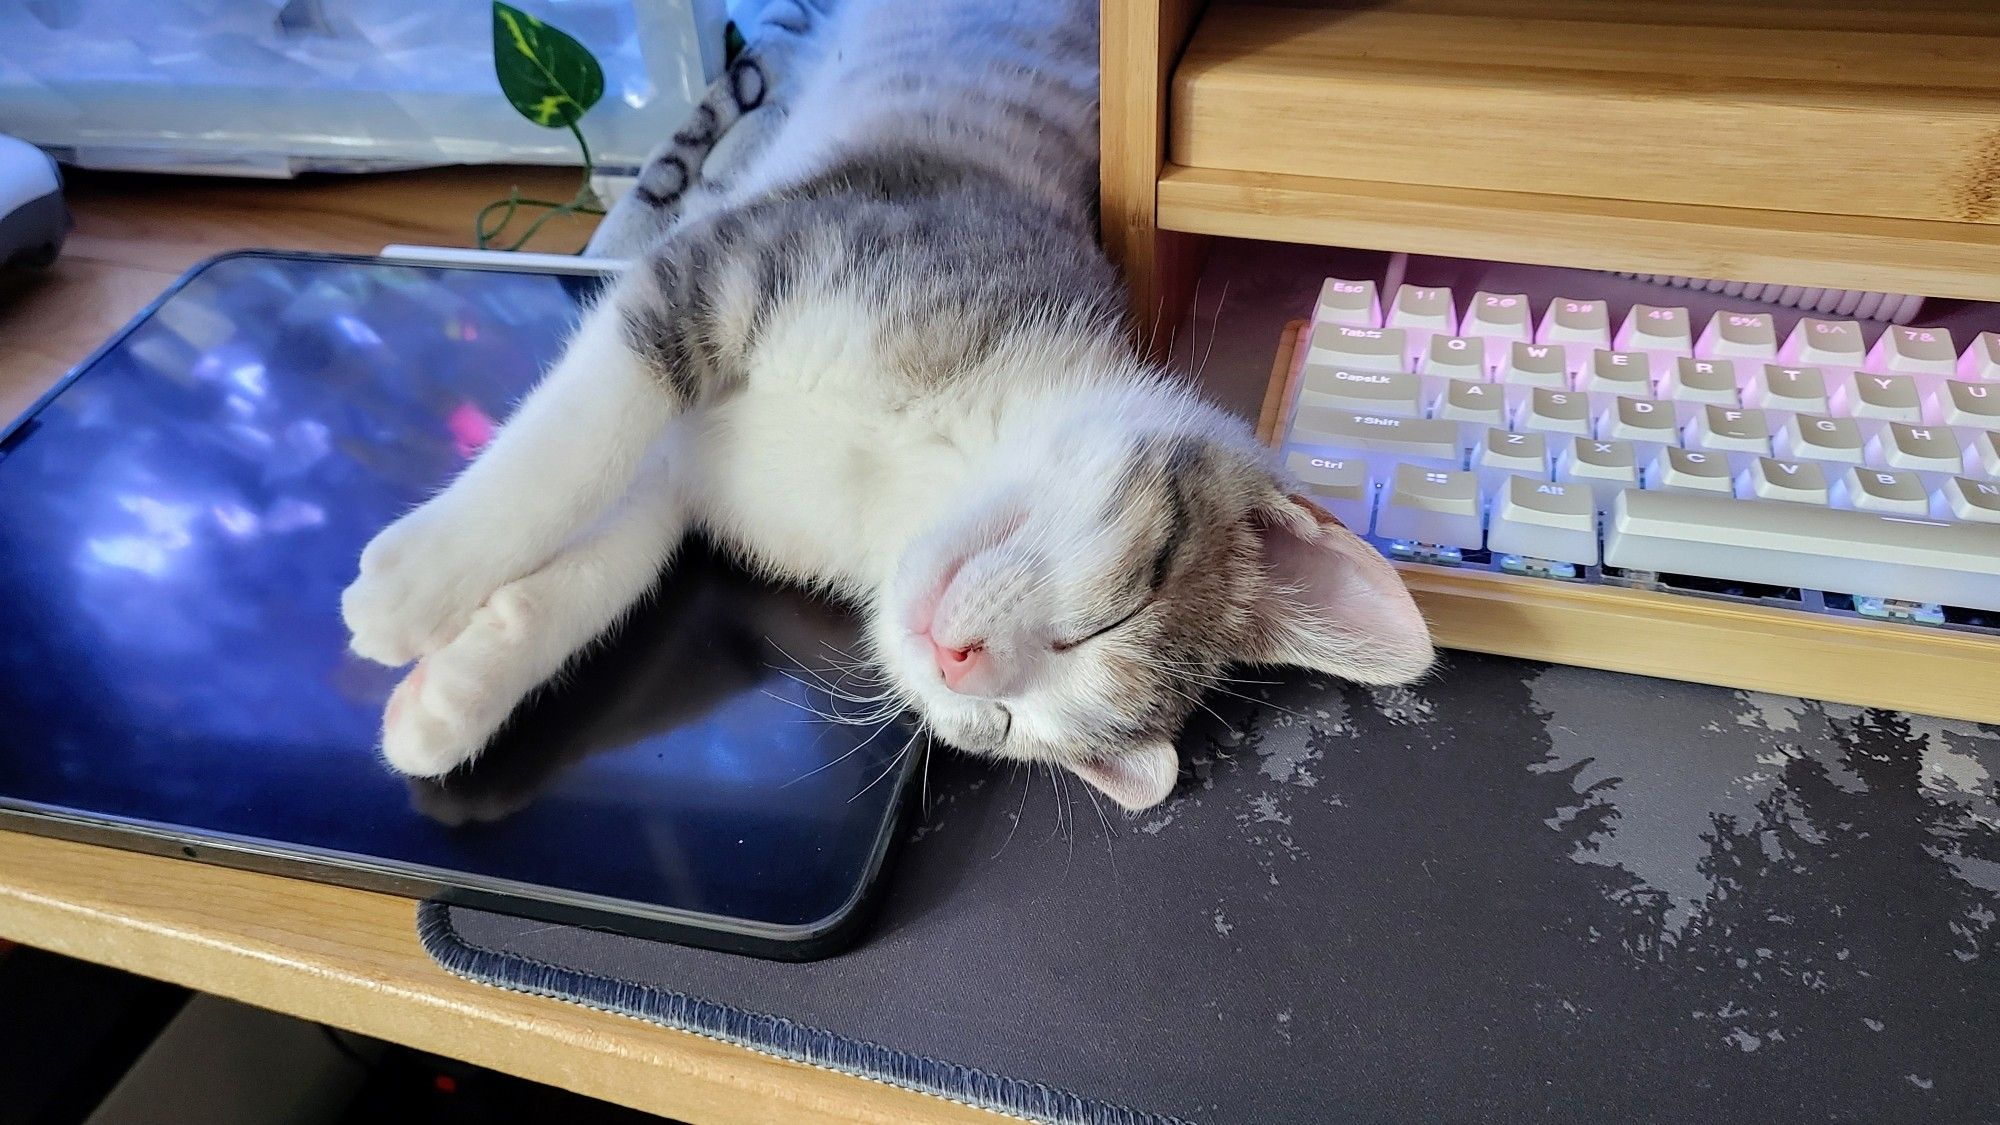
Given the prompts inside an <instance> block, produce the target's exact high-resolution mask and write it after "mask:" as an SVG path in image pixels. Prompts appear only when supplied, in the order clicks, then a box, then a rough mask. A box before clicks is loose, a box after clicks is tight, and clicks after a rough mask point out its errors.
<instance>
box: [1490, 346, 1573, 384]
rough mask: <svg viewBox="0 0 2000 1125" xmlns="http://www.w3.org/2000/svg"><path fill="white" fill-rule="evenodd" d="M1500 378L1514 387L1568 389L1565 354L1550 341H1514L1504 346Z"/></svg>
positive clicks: (1567, 364)
mask: <svg viewBox="0 0 2000 1125" xmlns="http://www.w3.org/2000/svg"><path fill="white" fill-rule="evenodd" d="M1500 381H1501V382H1502V383H1506V384H1507V385H1509V386H1514V387H1552V388H1555V389H1557V390H1568V389H1569V357H1568V356H1567V355H1566V354H1565V353H1564V352H1563V350H1562V349H1561V348H1559V347H1556V346H1555V345H1554V344H1521V343H1516V344H1514V345H1513V346H1511V347H1509V348H1508V349H1507V363H1506V365H1505V366H1503V367H1501V369H1500Z"/></svg>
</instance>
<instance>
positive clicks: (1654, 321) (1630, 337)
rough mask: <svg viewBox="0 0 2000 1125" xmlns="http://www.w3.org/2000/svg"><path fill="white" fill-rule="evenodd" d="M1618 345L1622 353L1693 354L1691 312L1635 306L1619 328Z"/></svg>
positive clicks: (1657, 306) (1661, 307)
mask: <svg viewBox="0 0 2000 1125" xmlns="http://www.w3.org/2000/svg"><path fill="white" fill-rule="evenodd" d="M1617 341H1618V349H1619V350H1620V351H1628V352H1667V353H1670V354H1672V355H1677V356H1682V355H1692V354H1694V335H1693V329H1692V327H1691V326H1690V325H1689V322H1688V311H1687V310H1686V309H1684V308H1679V307H1677V306H1666V305H1633V306H1632V308H1631V311H1629V312H1627V313H1626V314H1625V323H1623V324H1621V325H1619V326H1618V336H1617Z"/></svg>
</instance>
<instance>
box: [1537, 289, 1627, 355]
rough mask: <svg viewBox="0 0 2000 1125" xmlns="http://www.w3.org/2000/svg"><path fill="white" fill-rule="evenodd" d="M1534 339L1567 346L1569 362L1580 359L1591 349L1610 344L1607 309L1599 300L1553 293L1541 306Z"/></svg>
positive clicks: (1609, 313) (1544, 342) (1609, 314)
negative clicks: (1542, 306)
mask: <svg viewBox="0 0 2000 1125" xmlns="http://www.w3.org/2000/svg"><path fill="white" fill-rule="evenodd" d="M1535 341H1536V342H1537V343H1542V344H1561V345H1563V346H1564V347H1565V348H1568V349H1569V351H1570V355H1571V357H1572V362H1576V361H1578V360H1581V359H1582V358H1583V357H1584V356H1585V355H1587V354H1589V352H1590V351H1592V350H1593V349H1596V348H1609V347H1610V346H1611V310H1610V309H1609V307H1607V306H1606V305H1605V303H1604V302H1603V301H1579V300H1575V299H1573V298H1569V297H1557V298H1556V299H1555V300H1553V301H1550V302H1549V307H1548V308H1546V309H1544V310H1542V324H1541V328H1540V329H1539V330H1537V331H1536V333H1535Z"/></svg>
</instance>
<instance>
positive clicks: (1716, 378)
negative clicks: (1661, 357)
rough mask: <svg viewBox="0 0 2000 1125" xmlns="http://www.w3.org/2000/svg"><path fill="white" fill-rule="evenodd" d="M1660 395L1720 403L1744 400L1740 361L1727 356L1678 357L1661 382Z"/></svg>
mask: <svg viewBox="0 0 2000 1125" xmlns="http://www.w3.org/2000/svg"><path fill="white" fill-rule="evenodd" d="M1660 397H1661V398H1670V399H1673V400H1674V401H1675V402H1692V403H1714V404H1716V405H1718V406H1735V405H1737V404H1738V403H1740V402H1742V401H1743V400H1742V396H1741V393H1740V392H1739V391H1738V390H1737V386H1736V364H1735V363H1734V362H1732V361H1730V360H1726V359H1688V358H1677V359H1676V360H1675V361H1674V363H1673V366H1671V367H1670V368H1668V370H1667V374H1666V376H1665V378H1663V379H1662V380H1661V381H1660Z"/></svg>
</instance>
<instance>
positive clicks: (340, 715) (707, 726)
mask: <svg viewBox="0 0 2000 1125" xmlns="http://www.w3.org/2000/svg"><path fill="white" fill-rule="evenodd" d="M594 284H595V282H593V281H591V280H588V279H579V278H565V277H556V276H552V275H540V274H517V273H505V272H494V271H478V270H469V269H437V268H430V267H421V266H412V265H400V264H386V263H378V262H367V261H355V260H346V259H311V258H305V257H297V256H278V255H261V254H246V255H237V256H232V257H228V258H224V259H221V260H219V261H217V262H215V263H212V264H210V265H208V266H207V267H205V268H203V269H201V270H200V271H198V272H197V273H196V274H194V275H193V276H192V277H191V279H190V280H188V281H187V283H186V284H185V285H184V286H183V287H181V288H180V289H179V290H178V291H177V292H175V293H173V294H171V295H170V296H169V297H168V298H166V299H165V300H164V301H163V303H162V304H161V305H160V306H159V307H158V309H157V310H156V312H155V313H154V314H153V315H152V316H151V317H149V318H147V319H145V320H144V321H143V322H142V323H141V324H140V325H139V326H138V327H137V328H136V329H135V330H134V331H132V332H130V333H129V334H128V335H126V336H124V337H123V338H122V339H121V340H119V341H118V342H117V343H116V344H115V345H114V346H113V347H111V348H110V349H109V350H108V351H107V352H106V353H104V354H103V355H102V356H101V357H99V358H98V359H97V360H96V361H95V362H94V363H92V364H91V365H90V367H89V368H88V370H86V371H84V372H83V373H82V375H81V376H80V377H78V378H77V379H76V380H75V381H74V382H72V383H71V384H69V385H68V386H67V387H66V388H65V389H64V390H63V391H62V392H61V393H60V394H59V395H58V396H56V397H55V398H54V399H52V400H50V401H49V402H48V403H47V404H45V405H44V406H43V407H42V408H41V409H40V410H39V411H38V412H37V413H36V414H35V415H34V416H33V418H32V419H31V420H30V421H29V422H28V423H27V424H26V425H25V426H23V427H21V428H19V429H17V431H16V433H15V436H14V438H13V439H12V440H11V441H10V442H9V443H8V445H7V447H6V452H5V454H4V456H0V607H4V609H0V614H4V627H0V803H10V804H15V805H22V806H28V807H44V808H48V807H53V808H56V809H62V810H72V811H75V812H78V813H81V814H85V815H88V816H92V817H96V818H100V819H109V820H123V821H137V822H145V823H150V824H155V825H167V826H174V827H177V828H181V829H185V830H190V831H193V832H195V833H199V834H216V835H223V836H234V837H245V838H249V839H252V840H256V841H262V842H269V843H276V844H281V845H284V846H286V847H289V848H296V849H303V850H308V851H322V852H335V853H344V854H348V855H357V856H365V857H372V858H376V859H379V860H383V861H387V862H390V863H393V864H400V865H410V866H414V867H421V868H427V869H442V870H445V871H456V872H465V873H470V874H473V875H477V876H485V877H490V878H498V879H509V880H518V881H524V882H529V883H535V884H542V885H548V886H553V887H559V888H563V889H565V890H568V891H572V892H576V893H580V894H586V895H594V896H602V897H606V898H611V899H623V900H630V901H633V902H638V903H645V904H652V905H657V906H664V907H669V908H674V909H680V910H689V911H695V912H699V913H706V914H718V915H725V916H729V917H735V918H744V919H751V920H755V921H761V922H767V923H772V924H779V925H799V924H807V923H811V922H814V921H817V920H819V919H821V918H824V917H826V916H827V915H829V914H831V913H833V912H834V911H836V910H838V909H839V908H840V907H841V906H842V905H843V904H844V902H845V901H846V899H847V896H848V895H850V894H851V893H852V891H853V889H854V887H855V885H856V883H857V882H858V881H859V880H860V879H861V878H862V877H863V875H864V873H865V870H866V868H867V866H868V864H869V863H870V861H871V859H872V857H873V851H874V847H875V843H876V840H877V836H878V830H879V827H880V825H881V824H882V822H883V820H884V818H885V815H886V810H887V809H888V808H889V807H890V804H891V799H892V797H893V795H894V793H895V791H896V790H897V789H898V787H899V785H900V783H901V782H902V780H903V778H904V776H905V774H906V771H907V769H908V759H909V758H913V757H914V756H915V751H914V750H912V751H911V752H910V754H909V755H907V756H905V757H903V758H901V759H899V754H901V752H902V751H903V750H904V749H905V747H906V746H909V745H910V741H911V739H910V734H909V732H908V731H907V730H906V729H905V728H904V727H903V726H902V725H901V724H900V723H898V724H894V725H892V726H890V727H887V728H882V729H881V730H880V733H879V734H878V733H875V732H876V728H872V727H868V726H864V725H850V724H845V723H837V722H829V721H826V720H825V719H824V718H822V717H821V716H823V715H827V714H833V715H840V714H842V713H843V712H842V711H841V710H840V709H841V708H845V709H846V711H847V712H854V711H858V710H861V709H862V708H861V707H860V706H859V705H856V704H853V703H851V702H843V701H841V700H839V699H837V698H836V697H835V694H833V693H830V692H829V690H828V688H829V687H830V686H832V684H833V683H848V684H849V686H848V688H843V689H842V690H841V691H840V693H839V694H857V695H859V694H865V690H863V689H862V688H861V687H860V685H859V684H858V683H850V682H849V681H847V680H845V679H844V677H847V676H849V675H851V673H848V672H845V671H844V669H845V668H846V666H847V657H846V656H845V655H844V654H845V653H847V652H848V651H850V650H851V648H852V646H853V645H854V638H855V631H854V627H853V623H852V622H851V621H850V620H849V619H848V618H847V617H845V616H844V615H842V614H841V613H839V612H837V611H835V610H833V609H831V608H829V607H827V606H824V605H822V604H819V603H816V602H814V601H813V600H811V599H809V598H806V597H804V596H802V595H799V594H796V593H794V592H791V591H788V590H783V589H777V588H773V587H770V586H767V585H764V584H761V583H758V582H756V581H754V580H752V579H750V578H749V577H747V576H746V575H744V574H743V573H741V572H740V571H738V570H736V569H734V568H733V567H731V566H729V565H728V564H726V563H725V562H723V561H721V560H719V559H717V558H716V557H714V556H713V555H712V554H710V553H707V552H706V551H705V550H703V549H700V548H696V547H692V546H691V549H689V550H686V551H684V552H682V554H681V556H680V558H679V559H678V561H677V564H676V566H675V568H674V570H673V571H672V572H671V573H670V574H669V575H668V576H667V578H666V579H665V580H664V581H663V583H662V585H661V587H660V588H659V589H658V590H657V591H656V592H655V595H654V597H653V598H652V599H650V600H649V602H648V603H647V604H646V605H645V606H644V607H643V608H642V609H641V610H640V611H639V612H637V613H636V614H635V615H634V617H633V619H632V621H631V622H630V623H629V624H628V626H627V627H626V628H624V629H623V630H622V631H621V632H620V633H619V634H618V635H617V637H616V638H615V639H614V641H613V642H612V643H610V644H608V645H606V646H604V647H603V648H602V649H600V650H599V651H597V652H596V653H594V654H593V655H592V656H590V657H588V658H587V659H586V660H585V661H584V662H583V663H582V664H580V665H579V666H578V667H577V668H576V669H574V671H573V673H572V674H571V675H570V676H569V677H567V678H566V680H565V682H564V683H563V684H562V686H560V687H556V688H549V689H544V691H543V692H541V693H540V694H539V695H538V696H537V698H535V699H534V700H532V701H530V703H529V704H528V705H527V706H526V707H525V708H524V710H523V713H522V714H521V715H519V716H517V718H516V721H515V722H514V723H513V724H511V725H510V727H509V729H508V730H507V731H506V732H504V733H503V734H502V736H501V737H500V739H499V740H498V742H497V743H496V745H495V746H493V747H492V748H491V750H490V752H489V753H488V754H486V755H485V756H484V757H483V758H482V759H481V760H480V761H479V762H478V763H476V764H475V765H474V766H472V767H470V768H468V769H466V770H464V771H461V772H460V773H459V774H456V775H454V776H451V777H448V778H446V779H444V781H443V782H442V783H441V784H439V783H422V784H411V783H407V782H405V781H404V780H403V779H401V778H398V777H396V776H395V775H393V774H392V773H390V772H389V771H388V770H387V768H386V767H385V766H383V764H382V763H381V762H380V760H379V758H378V757H377V755H376V752H375V743H376V724H377V720H378V717H379V714H380V711H381V707H382V704H383V702H384V700H385V699H386V697H387V694H388V691H389V689H390V687H391V686H392V685H393V683H394V681H395V679H396V678H397V676H398V674H399V673H397V672H395V671H392V670H388V669H382V668H377V667H374V666H372V665H369V664H367V663H366V662H364V661H361V660H359V659H357V658H354V657H352V656H350V655H348V654H347V653H346V651H345V631H344V629H343V628H342V625H341V622H340V616H339V610H338V605H339V593H340V590H341V588H342V587H343V586H344V585H345V584H346V582H347V581H348V579H349V578H350V577H351V574H352V570H353V565H354V560H355V559H356V557H357V556H358V555H359V552H360V549H361V546H362V545H363V544H364V543H366V542H367V540H368V538H369V537H370V536H371V535H373V534H374V532H375V531H376V530H378V529H379V528H380V527H382V526H383V525H385V524H386V523H388V522H389V521H390V520H391V519H392V518H394V517H395V516H396V515H398V514H400V513H401V512H402V511H404V510H406V509H407V508H408V507H409V506H410V505H412V504H413V503H415V502H416V501H418V500H420V499H421V498H423V497H424V496H425V495H427V494H429V493H430V492H431V491H432V490H434V489H435V488H437V487H438V486H439V485H440V484H442V483H443V482H444V481H445V480H447V479H449V477H450V476H451V475H452V473H453V472H455V471H456V470H457V469H458V467H460V466H461V465H462V464H464V462H465V461H466V459H468V458H469V457H471V456H472V455H473V454H475V453H476V452H477V450H478V447H479V446H480V445H481V444H483V442H484V441H485V440H486V439H487V438H488V437H490V436H491V432H492V428H493V425H494V424H495V420H496V419H500V418H503V417H504V416H505V415H506V413H507V411H508V409H509V406H510V404H511V403H512V402H513V401H514V400H516V399H517V398H518V397H519V396H520V395H521V394H522V393H523V392H524V391H525V390H526V389H527V388H528V387H529V386H530V385H531V383H532V382H533V380H534V378H535V377H536V375H537V374H538V373H539V372H540V371H541V370H542V369H543V368H544V366H545V365H546V364H547V363H548V362H550V361H551V360H552V359H553V358H554V356H555V354H556V353H557V351H558V350H559V348H560V344H561V341H562V339H563V334H564V333H565V332H566V331H567V330H568V328H569V327H570V326H571V325H572V324H573V322H574V320H575V317H576V313H577V309H578V306H579V302H580V301H581V300H582V299H583V298H584V297H586V296H587V295H588V293H589V291H590V289H591V288H592V287H593V285H594ZM796 664H804V665H805V666H806V667H805V668H804V669H801V668H797V667H794V665H796ZM819 677H824V678H825V679H823V680H822V679H820V678H819Z"/></svg>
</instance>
